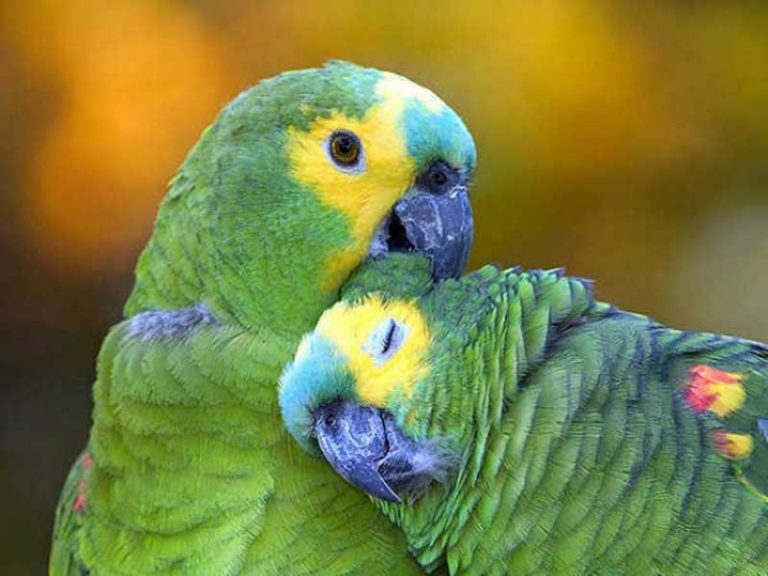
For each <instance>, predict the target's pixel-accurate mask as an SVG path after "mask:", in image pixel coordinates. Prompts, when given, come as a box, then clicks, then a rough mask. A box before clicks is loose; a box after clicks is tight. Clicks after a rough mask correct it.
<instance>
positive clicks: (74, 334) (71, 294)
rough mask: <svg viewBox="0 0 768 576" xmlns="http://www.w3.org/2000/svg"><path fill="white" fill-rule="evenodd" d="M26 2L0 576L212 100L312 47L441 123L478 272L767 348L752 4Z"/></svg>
mask: <svg viewBox="0 0 768 576" xmlns="http://www.w3.org/2000/svg"><path fill="white" fill-rule="evenodd" d="M642 4H643V7H640V3H637V4H635V3H611V2H599V1H589V2H586V1H585V2H581V1H576V0H546V1H542V2H536V3H529V2H513V3H508V4H505V5H504V6H501V5H499V3H495V2H490V1H479V2H472V3H467V2H454V1H448V2H441V3H440V4H439V7H438V4H434V3H432V4H427V3H423V4H422V3H410V4H409V5H408V6H407V7H406V8H403V9H397V10H395V9H393V8H392V7H391V6H389V3H385V2H366V3H363V2H345V3H331V4H328V3H318V2H309V1H306V2H281V3H262V2H245V1H234V2H226V3H222V2H213V1H212V0H208V1H184V2H182V1H170V0H169V1H148V0H130V1H129V0H115V1H111V2H109V3H103V2H95V1H77V2H70V3H62V2H56V1H45V0H34V1H31V2H20V1H19V2H6V3H3V4H2V5H1V6H0V136H1V137H0V216H1V218H0V343H1V344H2V346H0V351H1V352H0V399H1V402H2V403H1V404H0V495H2V499H3V510H2V514H0V518H2V519H1V520H0V542H2V544H0V573H2V574H41V573H44V572H45V566H46V563H47V554H48V546H49V539H50V531H51V526H52V519H53V510H54V506H55V503H56V499H57V497H58V490H59V488H60V486H61V483H62V482H63V479H64V477H65V475H66V472H67V469H68V466H69V464H70V462H71V461H72V459H73V458H74V457H75V456H76V454H77V453H78V452H79V450H80V449H81V448H82V446H83V444H84V442H85V441H86V438H87V433H88V428H89V418H90V409H91V404H90V387H91V382H92V379H93V366H94V358H95V355H96V353H97V351H98V348H99V345H100V341H101V339H102V338H103V336H104V334H105V332H106V330H107V329H108V327H109V326H110V325H112V324H114V323H115V322H117V321H118V320H119V319H120V315H121V306H122V302H123V300H124V298H125V297H126V295H127V293H128V291H129V289H130V286H131V282H132V268H133V265H134V262H135V259H136V256H137V254H138V252H139V250H140V249H141V246H142V245H143V243H144V241H145V240H146V238H147V236H148V234H149V232H150V230H151V226H152V222H153V219H154V214H155V211H156V208H157V204H158V202H159V199H160V198H161V196H162V194H163V192H164V188H165V183H166V182H167V181H168V180H169V179H170V177H171V176H172V174H173V172H174V170H175V168H176V166H178V164H179V163H180V162H181V160H182V159H183V157H184V155H185V153H186V151H187V150H188V149H189V147H190V146H191V145H192V144H193V143H194V141H195V140H196V138H197V136H198V134H199V133H200V131H201V130H202V129H203V128H204V127H205V125H206V124H207V123H209V122H210V121H211V120H212V119H213V117H214V115H215V114H216V112H217V111H218V109H219V108H220V107H221V106H222V105H223V104H224V103H225V102H226V101H227V100H229V99H231V98H232V97H233V96H234V95H235V94H236V93H237V92H238V91H240V90H242V89H244V88H246V87H247V86H249V85H251V84H253V83H254V82H256V81H257V80H259V79H260V78H264V77H268V76H271V75H273V74H276V73H278V72H280V71H282V70H286V69H291V68H302V67H307V66H312V65H318V64H321V63H322V62H323V61H325V60H326V59H328V58H345V59H349V60H352V61H355V62H358V63H362V64H368V65H373V66H377V67H380V68H384V69H390V70H394V71H397V72H400V73H402V74H404V75H406V76H409V77H410V78H412V79H414V80H416V81H418V82H420V83H422V84H425V85H427V86H429V87H431V88H433V89H434V90H435V91H436V92H437V93H438V94H440V95H441V96H442V97H443V98H444V99H445V100H446V101H447V102H448V103H449V104H451V105H452V106H453V107H454V108H455V109H457V110H458V111H459V112H460V113H461V114H462V115H463V117H464V118H465V120H466V122H467V124H468V125H469V127H470V129H471V130H472V131H473V133H474V135H475V137H476V141H477V145H478V150H479V169H478V174H477V181H476V185H475V187H474V190H473V195H474V203H475V209H476V225H477V238H476V247H475V251H474V256H473V260H472V267H476V266H478V265H480V264H481V263H484V262H488V261H491V262H495V263H498V264H501V265H505V266H507V265H512V264H522V265H524V266H528V267H553V266H558V265H565V266H567V268H568V270H569V271H570V272H571V273H573V274H577V275H580V276H586V277H591V278H595V279H596V280H597V290H598V295H599V296H600V297H601V298H602V299H604V300H609V301H612V302H615V303H617V304H619V305H620V306H622V307H624V308H628V309H631V310H635V311H639V312H645V313H648V314H651V315H652V316H654V317H656V318H657V319H659V320H662V321H664V322H667V323H669V324H673V325H675V326H678V327H684V328H690V329H697V330H710V331H718V332H727V333H733V334H738V335H742V336H748V337H752V338H755V339H761V340H768V304H767V302H768V162H766V158H767V157H768V105H766V104H768V34H766V30H768V4H766V3H765V2H752V3H749V2H741V3H735V2H728V1H722V2H682V1H681V2H666V3H654V4H650V3H648V4H646V3H642Z"/></svg>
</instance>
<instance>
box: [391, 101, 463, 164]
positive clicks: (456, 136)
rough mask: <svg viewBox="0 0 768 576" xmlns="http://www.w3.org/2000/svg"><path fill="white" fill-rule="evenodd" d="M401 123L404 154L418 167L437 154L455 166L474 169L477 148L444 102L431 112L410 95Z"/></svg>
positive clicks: (456, 115) (457, 117)
mask: <svg viewBox="0 0 768 576" xmlns="http://www.w3.org/2000/svg"><path fill="white" fill-rule="evenodd" d="M403 124H404V127H405V137H406V141H407V143H408V154H409V155H410V156H411V157H412V158H413V159H414V160H415V161H416V167H417V169H418V170H421V169H423V168H425V167H426V166H427V165H428V164H429V163H430V162H432V161H433V160H436V159H438V158H440V159H442V160H444V161H446V162H447V163H448V164H450V165H452V166H454V167H456V168H464V169H466V170H469V171H473V170H474V169H475V164H476V162H477V152H476V151H475V142H474V140H473V139H472V134H470V132H469V130H467V127H466V126H465V125H464V122H463V121H462V119H461V118H460V117H459V115H458V114H456V112H454V111H453V110H451V108H449V107H448V106H444V107H443V108H442V110H441V111H440V112H435V111H434V110H433V109H430V108H429V107H427V106H425V105H424V104H423V103H421V102H419V101H418V100H416V99H411V100H409V101H408V103H407V104H406V107H405V111H404V113H403Z"/></svg>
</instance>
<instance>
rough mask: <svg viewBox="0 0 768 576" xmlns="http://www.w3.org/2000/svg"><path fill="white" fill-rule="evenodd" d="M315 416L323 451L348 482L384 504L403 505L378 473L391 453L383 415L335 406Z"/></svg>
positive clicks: (346, 405) (348, 405)
mask: <svg viewBox="0 0 768 576" xmlns="http://www.w3.org/2000/svg"><path fill="white" fill-rule="evenodd" d="M313 416H314V418H315V425H314V433H315V437H316V438H317V443H318V445H319V446H320V450H321V451H322V452H323V455H324V456H325V458H326V460H328V462H329V463H330V465H331V466H333V468H334V469H335V470H336V471H337V472H338V473H339V474H340V475H341V476H342V477H343V478H344V479H345V480H346V481H347V482H349V483H350V484H353V485H354V486H357V487H358V488H360V489H361V490H363V491H364V492H366V493H368V494H371V495H372V496H376V497H377V498H381V499H382V500H387V501H389V502H397V503H399V502H400V501H401V500H400V497H399V496H398V495H397V494H395V492H394V491H393V490H392V488H390V486H389V484H387V482H386V481H385V480H384V478H382V476H381V474H380V473H379V462H380V461H381V460H382V459H383V458H384V457H385V456H386V455H387V449H388V447H387V439H386V431H385V428H384V420H383V418H382V413H381V411H379V410H377V409H375V408H368V407H363V406H358V405H356V404H352V403H350V402H334V403H332V404H328V405H327V406H321V407H319V408H317V409H316V410H315V411H314V413H313Z"/></svg>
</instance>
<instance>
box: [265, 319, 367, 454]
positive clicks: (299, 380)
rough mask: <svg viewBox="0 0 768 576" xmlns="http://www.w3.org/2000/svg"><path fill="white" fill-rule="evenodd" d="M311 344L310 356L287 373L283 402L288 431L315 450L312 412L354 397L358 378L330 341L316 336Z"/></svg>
mask: <svg viewBox="0 0 768 576" xmlns="http://www.w3.org/2000/svg"><path fill="white" fill-rule="evenodd" d="M307 345H308V348H309V349H308V352H307V354H305V355H304V357H303V358H301V359H300V360H299V361H297V362H294V363H293V364H289V365H288V366H286V369H285V370H284V371H283V375H282V377H281V379H280V380H281V386H280V394H279V403H280V412H281V414H282V417H283V422H284V423H285V425H286V428H287V429H288V431H289V432H290V433H291V435H292V436H293V437H294V438H296V440H298V441H299V442H300V443H301V444H302V445H303V446H304V447H305V448H306V449H308V450H310V451H315V446H314V443H313V442H312V441H311V440H310V433H311V431H312V425H313V422H312V414H311V412H312V410H314V409H315V408H317V407H318V406H322V405H323V404H327V403H328V402H331V401H332V400H335V399H337V398H352V397H354V379H353V378H352V374H351V373H350V372H349V370H348V368H347V365H346V360H345V358H344V357H343V356H341V355H340V354H339V352H338V351H337V350H336V348H335V347H334V346H333V344H332V343H331V342H330V341H329V340H328V339H326V338H324V337H322V336H318V335H317V334H313V335H311V336H310V337H309V341H308V343H307Z"/></svg>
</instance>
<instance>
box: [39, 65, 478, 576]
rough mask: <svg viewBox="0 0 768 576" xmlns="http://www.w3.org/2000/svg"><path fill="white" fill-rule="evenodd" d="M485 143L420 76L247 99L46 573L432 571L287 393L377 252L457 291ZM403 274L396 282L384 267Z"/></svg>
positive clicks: (197, 180)
mask: <svg viewBox="0 0 768 576" xmlns="http://www.w3.org/2000/svg"><path fill="white" fill-rule="evenodd" d="M475 160H476V153H475V147H474V143H473V141H472V137H471V135H470V134H469V132H468V131H467V129H466V127H465V125H464V124H463V122H462V120H461V119H460V118H459V116H457V115H456V113H455V112H454V111H452V110H451V109H450V108H449V107H448V106H447V105H446V104H444V103H443V102H442V101H441V100H440V99H439V98H438V97H437V96H435V95H434V94H433V93H432V92H430V91H429V90H427V89H425V88H423V87H421V86H418V85H416V84H414V83H412V82H411V81H409V80H406V79H405V78H403V77H401V76H398V75H395V74H392V73H387V72H380V71H378V70H374V69H370V68H362V67H358V66H355V65H352V64H348V63H343V62H331V63H329V64H327V65H326V66H324V67H322V68H319V69H309V70H302V71H296V72H290V73H285V74H281V75H279V76H277V77H275V78H272V79H270V80H266V81H263V82H261V83H260V84H258V85H257V86H255V87H253V88H251V89H249V90H246V91H245V92H243V93H242V94H240V95H239V96H238V97H237V98H235V99H234V100H233V101H232V102H231V103H230V104H228V105H227V106H226V107H225V108H224V109H223V111H222V112H221V113H220V115H219V116H218V118H217V119H216V121H215V122H214V123H213V124H212V125H211V126H210V127H209V128H208V129H207V130H205V131H204V133H203V134H202V136H201V138H200V140H199V142H198V143H197V144H196V145H195V146H194V148H193V149H192V151H191V152H190V153H189V155H188V157H187V158H186V160H185V161H184V163H183V164H182V166H181V168H180V169H179V171H178V173H177V174H176V176H175V177H174V178H173V180H172V181H171V183H170V186H169V190H168V193H167V195H166V197H165V199H164V200H163V203H162V206H161V208H160V211H159V215H158V218H157V221H156V224H155V228H154V231H153V233H152V235H151V238H150V239H149V242H148V245H147V246H146V248H145V249H144V251H143V253H142V254H141V257H140V259H139V262H138V265H137V268H136V282H135V286H134V288H133V291H132V293H131V295H130V297H129V299H128V301H127V303H126V305H125V319H124V320H123V321H122V322H120V323H119V324H117V325H116V326H114V327H113V328H112V330H111V331H110V332H109V334H108V335H107V337H106V338H105V340H104V343H103V346H102V348H101V351H100V354H99V357H98V363H97V377H96V381H95V385H94V393H93V398H94V409H93V426H92V428H91V433H90V438H89V441H88V445H87V447H86V450H85V452H84V453H83V454H82V455H81V456H80V458H78V459H77V461H76V462H75V464H74V466H73V467H72V469H71V472H70V474H69V477H68V479H67V481H66V484H65V486H64V489H63V493H62V496H61V500H60V503H59V506H58V509H57V514H56V524H55V527H54V534H53V545H52V551H51V557H50V574H52V575H56V576H63V575H72V574H91V575H109V576H115V575H123V574H124V575H131V576H136V575H140V574H153V575H161V574H163V575H171V574H174V575H181V574H184V575H195V574H206V575H216V576H221V575H240V574H260V575H272V574H274V575H277V574H280V575H285V574H296V575H298V574H371V573H372V570H371V566H372V565H373V566H375V569H374V570H373V573H389V574H417V573H422V571H421V569H420V568H419V566H418V564H417V563H416V562H415V561H414V560H413V558H412V557H411V556H410V555H409V554H408V551H407V548H406V544H405V540H404V537H403V535H402V534H401V533H400V532H399V531H398V530H396V529H395V528H394V527H392V526H391V524H390V523H389V522H388V521H387V520H386V519H385V518H383V517H382V516H381V514H380V513H379V511H378V510H377V509H376V508H375V507H374V506H372V505H371V503H370V500H369V499H368V498H367V497H366V496H365V495H363V494H362V493H360V492H359V491H357V490H355V489H354V488H352V487H350V486H349V485H348V484H346V483H345V482H344V481H343V480H342V479H340V478H339V477H338V476H337V475H336V474H335V473H334V472H333V471H332V470H331V469H330V468H328V467H327V466H325V465H324V464H323V463H322V462H318V461H317V460H316V459H313V458H310V457H308V456H307V455H306V454H304V453H303V452H302V451H301V450H298V449H296V447H295V445H294V443H293V440H292V438H291V437H290V435H289V434H288V433H287V432H286V431H285V429H284V427H283V426H282V423H281V419H280V411H279V405H278V401H277V383H278V379H279V376H280V374H281V371H282V369H283V366H284V364H285V363H286V362H288V361H289V360H290V359H291V358H292V357H293V353H294V351H295V348H296V346H297V345H298V343H299V341H300V339H301V337H302V335H303V334H304V333H306V332H307V331H308V330H310V329H311V328H312V326H314V324H315V323H316V321H317V319H318V317H319V315H320V313H321V312H322V311H323V310H324V309H326V308H327V307H328V306H330V305H331V304H332V303H333V302H334V301H336V300H337V299H338V296H339V289H340V287H341V285H342V284H343V282H344V281H345V280H346V279H347V278H348V277H349V275H350V274H351V273H352V271H353V270H355V269H356V268H357V267H359V266H360V265H361V263H362V262H363V261H364V260H365V259H366V258H368V259H369V260H373V263H372V264H371V265H372V266H375V267H376V269H377V270H379V271H380V274H383V273H382V272H381V270H386V269H387V268H388V267H390V266H391V267H393V268H392V269H393V270H398V269H399V268H398V266H399V264H398V262H399V260H398V258H396V257H393V259H392V261H391V262H390V260H389V257H392V256H393V255H396V253H398V252H416V253H419V254H423V255H425V257H427V258H428V259H429V262H430V266H429V268H430V269H429V276H430V278H429V281H430V283H431V282H432V281H437V280H441V279H443V278H447V277H452V276H458V275H459V274H460V273H461V271H462V269H463V267H464V265H465V264H466V261H467V257H468V253H469V249H470V245H471V241H472V234H473V224H472V212H471V207H470V203H469V197H468V184H469V181H470V178H471V175H472V173H473V170H474V167H475ZM384 276H387V274H384Z"/></svg>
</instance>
